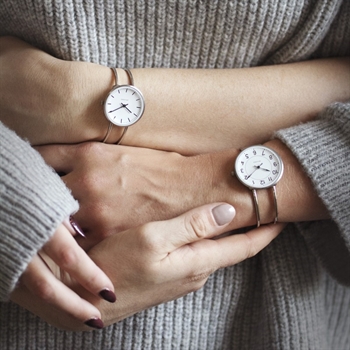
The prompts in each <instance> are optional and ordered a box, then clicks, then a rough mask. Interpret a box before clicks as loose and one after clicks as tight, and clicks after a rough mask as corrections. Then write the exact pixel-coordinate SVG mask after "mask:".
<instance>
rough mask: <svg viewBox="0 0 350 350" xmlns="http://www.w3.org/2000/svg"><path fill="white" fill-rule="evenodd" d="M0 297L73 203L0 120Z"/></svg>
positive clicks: (5, 294) (0, 298) (33, 153)
mask: <svg viewBox="0 0 350 350" xmlns="http://www.w3.org/2000/svg"><path fill="white" fill-rule="evenodd" d="M0 142H1V144H0V195H1V197H0V220H1V221H0V264H1V269H0V301H6V300H7V299H8V297H9V294H10V292H11V291H12V290H13V288H14V287H15V285H16V283H17V281H18V278H19V277H20V275H21V274H22V272H23V271H24V270H25V269H26V267H27V265H28V263H29V261H30V260H31V258H32V257H33V256H34V255H35V254H36V253H37V251H38V250H39V249H40V248H41V247H42V246H43V245H44V244H45V243H46V242H47V240H48V239H49V238H50V237H51V235H52V234H53V233H54V231H55V229H56V228H57V226H58V225H59V224H60V223H61V222H62V221H63V220H64V218H65V217H67V216H69V215H70V214H71V213H73V212H75V211H77V209H78V204H77V202H76V201H75V200H74V199H73V197H72V196H71V194H70V192H69V190H68V189H67V188H66V186H65V185H64V183H63V182H62V181H61V179H60V178H59V176H58V175H56V174H55V172H54V171H52V169H51V168H49V167H48V166H47V165H46V164H45V162H44V160H43V159H42V158H41V156H40V155H39V153H38V152H36V151H35V150H34V149H33V148H31V147H30V145H29V144H28V143H26V142H25V141H23V140H22V139H20V138H19V137H18V136H17V135H16V134H15V133H14V132H12V131H11V130H9V129H8V128H6V127H5V126H4V125H3V124H1V123H0Z"/></svg>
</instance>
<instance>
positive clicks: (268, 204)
mask: <svg viewBox="0 0 350 350" xmlns="http://www.w3.org/2000/svg"><path fill="white" fill-rule="evenodd" d="M266 145H267V146H269V147H270V148H272V149H275V150H276V151H277V152H278V153H279V154H280V155H281V157H282V159H283V161H284V163H285V171H284V175H283V177H282V179H281V180H280V182H279V183H278V184H277V196H278V207H279V220H280V221H281V222H294V221H307V220H319V219H327V218H328V212H327V210H326V208H325V207H324V205H323V203H322V201H321V200H320V199H319V197H318V196H317V194H316V193H315V191H314V190H313V186H312V184H311V181H310V179H309V178H308V177H307V175H306V174H305V173H304V172H300V171H296V169H298V161H297V159H296V158H295V157H294V155H293V154H292V153H291V152H290V151H289V150H288V149H287V148H286V147H285V146H284V144H283V143H281V142H280V141H278V140H273V141H269V142H268V143H266ZM39 150H40V152H41V154H42V156H43V157H44V159H45V160H46V162H47V163H48V164H50V165H51V166H52V167H53V168H54V169H56V170H57V171H59V172H64V173H66V175H65V176H63V177H62V179H63V181H64V182H65V183H66V184H67V186H68V187H69V188H71V189H72V192H73V195H74V196H75V198H77V199H78V201H79V203H80V210H79V212H78V213H77V214H76V215H75V217H76V219H77V220H78V222H79V223H80V224H81V225H82V227H83V228H84V231H85V232H86V234H87V238H86V239H84V240H80V241H79V243H80V244H82V245H83V247H84V248H85V249H89V248H91V247H92V246H93V245H95V244H96V243H98V242H99V241H101V240H103V239H104V238H106V237H108V236H110V235H113V234H115V233H118V232H120V231H123V230H125V229H128V228H130V227H134V226H137V225H141V224H144V223H146V222H149V221H154V220H166V219H170V218H172V217H174V216H177V215H180V214H182V213H184V212H186V211H188V210H190V209H191V208H193V207H196V206H200V205H204V204H206V203H210V202H214V201H223V202H226V203H230V204H232V205H233V206H234V207H235V208H236V211H237V215H236V218H235V220H234V221H232V223H231V224H230V225H229V227H228V229H230V230H236V229H239V228H242V227H248V226H254V225H255V224H256V216H255V211H254V207H253V201H252V194H251V191H250V190H249V189H248V188H247V187H245V186H244V185H242V184H241V183H240V182H239V181H238V179H236V178H235V177H232V176H231V171H232V169H233V163H234V159H235V158H236V157H237V155H238V153H239V152H240V151H239V150H235V149H229V150H224V151H220V152H215V153H207V154H201V155H196V156H190V157H189V156H183V155H180V154H178V153H174V152H164V151H158V150H152V149H144V148H137V147H126V146H118V147H115V146H113V145H107V144H102V143H95V142H94V143H84V144H79V145H52V146H42V147H39ZM291 186H292V188H293V190H292V191H291ZM258 196H259V207H260V209H261V219H262V223H263V224H266V223H270V222H272V221H273V219H274V217H273V213H274V208H273V202H272V199H271V190H259V191H258ZM290 208H294V209H293V211H291V210H290ZM119 213H122V214H119Z"/></svg>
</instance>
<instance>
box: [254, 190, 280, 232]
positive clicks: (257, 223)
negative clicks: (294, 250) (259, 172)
mask: <svg viewBox="0 0 350 350" xmlns="http://www.w3.org/2000/svg"><path fill="white" fill-rule="evenodd" d="M272 193H273V203H274V207H275V219H274V221H273V223H274V224H276V223H277V222H278V206H277V193H276V186H272ZM252 194H253V202H254V208H255V215H256V226H257V227H260V225H261V219H260V210H259V201H258V195H257V193H256V189H254V188H253V189H252Z"/></svg>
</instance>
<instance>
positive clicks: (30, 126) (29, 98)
mask: <svg viewBox="0 0 350 350" xmlns="http://www.w3.org/2000/svg"><path fill="white" fill-rule="evenodd" d="M92 69H94V75H95V79H94V81H91V79H92V75H90V74H87V72H89V71H90V70H92ZM0 81H1V84H0V116H1V117H0V118H1V121H2V122H4V124H6V125H7V126H8V127H10V128H11V129H13V130H15V131H16V132H17V133H18V134H19V136H21V137H24V138H27V139H28V140H29V141H30V142H31V144H34V145H39V144H46V143H76V142H81V141H87V140H102V139H103V137H104V135H105V133H106V130H107V126H108V122H107V120H106V118H105V117H104V116H103V108H102V106H101V100H103V99H104V98H105V97H106V95H107V93H108V90H109V89H110V88H111V87H112V85H113V75H112V72H111V70H110V69H109V68H107V67H103V66H100V65H96V64H92V63H87V62H68V61H63V60H59V59H56V58H54V57H52V56H50V55H48V54H47V53H45V52H43V51H40V50H38V49H36V48H34V47H33V46H30V45H28V44H26V43H25V42H23V41H21V40H19V39H17V38H13V37H1V38H0Z"/></svg>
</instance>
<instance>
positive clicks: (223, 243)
mask: <svg viewBox="0 0 350 350" xmlns="http://www.w3.org/2000/svg"><path fill="white" fill-rule="evenodd" d="M285 226H286V224H270V225H263V226H260V227H259V228H256V229H253V230H251V231H248V232H246V233H241V234H236V235H232V236H226V237H223V238H220V239H218V240H206V242H197V243H195V244H193V245H192V246H191V249H192V250H194V253H195V254H198V255H199V257H200V256H202V257H203V259H206V260H207V261H208V256H209V255H208V249H210V258H209V259H212V262H211V264H212V265H213V266H216V268H221V267H226V266H231V265H235V264H238V263H239V262H241V261H243V260H246V259H249V258H252V257H253V256H255V255H256V254H258V253H259V252H260V251H261V250H262V249H264V248H265V247H267V246H268V245H269V244H270V243H271V242H272V241H273V240H274V239H275V238H276V237H277V236H278V234H279V233H280V232H281V231H282V230H283V229H284V227H285ZM203 259H202V260H203ZM208 263H210V260H209V261H208Z"/></svg>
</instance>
